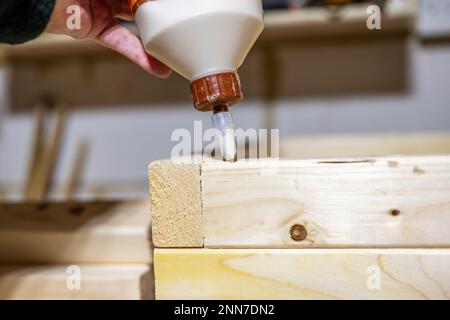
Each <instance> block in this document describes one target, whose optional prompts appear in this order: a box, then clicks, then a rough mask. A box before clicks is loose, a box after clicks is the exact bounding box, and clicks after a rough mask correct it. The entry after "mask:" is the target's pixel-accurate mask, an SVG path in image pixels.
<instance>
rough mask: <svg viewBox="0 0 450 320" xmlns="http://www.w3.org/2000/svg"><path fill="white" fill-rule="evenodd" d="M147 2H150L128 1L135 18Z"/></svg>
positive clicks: (140, 0) (143, 0) (145, 0)
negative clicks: (141, 6) (139, 9)
mask: <svg viewBox="0 0 450 320" xmlns="http://www.w3.org/2000/svg"><path fill="white" fill-rule="evenodd" d="M147 1H148V0H128V5H129V6H130V12H131V14H132V15H133V16H134V15H135V13H136V11H137V9H138V8H139V6H140V5H141V4H143V3H144V2H147Z"/></svg>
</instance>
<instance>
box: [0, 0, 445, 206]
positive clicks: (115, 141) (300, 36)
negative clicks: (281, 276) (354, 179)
mask: <svg viewBox="0 0 450 320" xmlns="http://www.w3.org/2000/svg"><path fill="white" fill-rule="evenodd" d="M331 3H333V4H331ZM372 3H376V4H378V5H380V6H381V8H382V19H381V30H376V29H375V30H369V29H368V28H367V26H366V20H367V18H368V16H369V15H370V14H369V13H368V12H367V7H368V5H369V4H372ZM264 5H265V9H266V11H265V20H266V29H265V31H264V33H263V35H262V36H261V38H260V39H259V40H258V42H257V45H256V46H255V48H254V49H253V50H252V52H251V53H250V55H249V57H248V58H247V60H246V61H245V63H244V65H243V66H242V68H241V70H240V75H241V80H242V84H243V90H244V94H245V100H244V101H243V102H242V103H241V104H240V105H239V106H237V107H235V108H233V110H232V112H233V114H234V116H235V121H236V124H237V126H238V127H240V128H244V129H246V128H279V129H280V134H281V137H282V140H281V143H282V146H281V147H282V153H281V155H282V156H297V157H302V156H304V157H308V156H311V157H314V156H339V155H342V156H346V155H353V153H355V151H351V150H350V149H352V146H353V147H355V148H356V147H358V148H360V149H359V150H360V152H361V153H367V154H371V153H379V152H381V153H384V152H394V153H408V152H409V149H408V148H409V147H406V146H414V147H415V151H414V152H415V153H420V152H422V151H423V152H425V151H427V152H438V151H439V150H443V151H448V152H450V150H446V149H450V145H449V141H450V138H449V136H450V135H449V134H448V133H450V1H447V0H443V1H438V0H422V1H420V0H418V1H415V0H386V1H381V0H380V1H351V0H348V1H346V0H341V1H327V0H290V1H288V0H266V1H264ZM130 28H133V25H130ZM189 36H190V37H192V39H195V35H189ZM193 41H194V40H193ZM63 110H64V112H63ZM39 119H41V121H40V120H39ZM42 119H45V120H46V121H42ZM194 120H202V121H204V123H203V126H204V128H208V127H209V126H210V121H209V114H202V113H199V112H197V111H195V110H194V109H193V107H192V104H191V100H190V95H189V86H188V82H187V80H185V79H183V78H182V77H180V76H179V75H177V74H173V75H172V76H171V77H170V79H168V80H160V79H157V78H154V77H152V76H150V75H147V74H145V73H144V72H143V71H141V70H140V69H139V68H138V67H137V66H135V65H133V64H132V63H131V62H129V61H127V60H126V59H125V58H122V57H121V56H119V55H117V54H115V53H113V52H110V51H108V50H106V49H104V48H101V47H99V46H98V45H96V44H95V43H92V42H85V41H75V40H72V39H68V38H65V37H60V36H51V35H44V36H42V37H41V38H40V39H38V40H35V41H34V42H32V43H28V44H25V45H22V46H17V47H10V46H1V47H0V200H8V201H17V200H22V199H24V198H26V199H27V198H28V199H30V198H33V197H35V198H37V199H38V200H43V199H48V198H51V199H70V198H73V197H76V198H82V199H98V198H125V199H127V198H142V197H145V196H146V195H147V192H148V191H147V190H148V187H147V176H146V171H147V165H148V163H149V162H151V161H153V160H156V159H162V158H168V157H169V156H170V152H171V149H172V147H173V146H174V145H175V144H176V143H175V142H172V141H171V140H170V138H171V133H172V132H173V130H174V129H177V128H186V129H188V130H190V131H192V130H193V121H194ZM44 122H45V125H44ZM39 136H40V137H41V139H38V137H39ZM398 137H402V139H404V140H398V139H399V138H398ZM283 139H286V140H285V141H286V142H285V144H284V142H283V141H284V140H283ZM39 140H41V141H40V142H39ZM340 141H343V142H342V143H343V144H340V143H341V142H340ZM399 141H400V142H399ZM403 141H404V142H403ZM331 142H333V143H331ZM438 142H439V144H440V146H439V148H440V149H439V150H435V149H433V143H438ZM289 143H291V145H289V150H287V147H285V146H287V145H288V144H289ZM369 143H373V145H374V149H370V148H368V149H367V150H365V149H364V148H365V147H366V146H367V145H368V144H369ZM390 143H392V144H393V145H395V146H394V147H392V149H389V144H390ZM380 145H384V146H385V147H386V149H383V150H382V151H379V150H381V149H377V148H379V147H380ZM402 146H405V147H404V149H402V148H403V147H402ZM436 148H437V147H436ZM36 150H37V151H36ZM286 150H287V151H286ZM352 150H354V149H352ZM384 150H387V151H384ZM36 155H39V157H40V159H41V160H42V159H43V160H42V161H38V160H36ZM361 155H363V154H361ZM36 161H37V162H40V163H41V164H39V166H38V167H39V168H38V169H39V173H38V177H37V178H36V176H34V177H33V175H36V170H37V169H36V166H34V167H33V166H32V165H31V164H32V163H36ZM33 168H34V169H33ZM31 181H34V182H31ZM36 183H37V184H38V186H37V187H36V186H33V184H36ZM30 188H31V189H33V188H38V190H34V191H30ZM33 194H34V196H33Z"/></svg>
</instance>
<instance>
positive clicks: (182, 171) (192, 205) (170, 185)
mask: <svg viewBox="0 0 450 320" xmlns="http://www.w3.org/2000/svg"><path fill="white" fill-rule="evenodd" d="M149 178H150V179H149V180H150V193H151V199H152V202H151V203H152V208H153V210H155V212H156V214H153V215H152V223H153V224H152V234H153V243H154V244H155V246H160V247H177V246H181V247H198V246H202V244H203V235H202V213H201V196H200V166H199V165H196V164H190V163H181V162H167V161H157V162H154V163H152V164H151V165H150V166H149Z"/></svg>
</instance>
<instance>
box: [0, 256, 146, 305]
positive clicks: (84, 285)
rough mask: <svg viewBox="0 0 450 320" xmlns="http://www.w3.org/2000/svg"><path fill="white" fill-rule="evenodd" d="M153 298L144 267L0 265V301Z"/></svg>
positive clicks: (142, 265)
mask: <svg viewBox="0 0 450 320" xmlns="http://www.w3.org/2000/svg"><path fill="white" fill-rule="evenodd" d="M78 275H79V276H80V277H79V278H77V276H78ZM78 279H79V281H78ZM153 297H154V288H153V275H152V272H151V269H150V267H149V266H148V265H146V264H112V265H108V264H99V265H79V266H69V265H54V266H50V265H48V266H46V265H41V266H4V265H3V266H0V299H2V300H3V299H17V300H22V299H31V300H46V299H58V300H69V299H70V300H71V299H89V300H90V299H106V300H112V299H120V300H128V299H130V300H138V299H152V298H153Z"/></svg>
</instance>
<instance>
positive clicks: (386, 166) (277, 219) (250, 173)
mask: <svg viewBox="0 0 450 320" xmlns="http://www.w3.org/2000/svg"><path fill="white" fill-rule="evenodd" d="M165 165H167V166H171V168H175V167H173V163H171V162H170V161H169V162H159V163H158V166H159V167H160V168H162V167H163V166H165ZM193 166H194V167H195V168H197V166H198V165H197V164H194V165H193ZM183 170H186V169H185V168H184V169H183ZM150 171H151V170H150ZM159 171H161V169H160V170H159ZM180 177H182V174H179V173H177V170H173V171H172V172H170V174H169V176H168V177H167V176H164V175H160V174H159V173H158V172H157V171H154V172H153V175H152V173H151V180H152V179H153V180H156V181H158V183H159V184H164V183H163V182H162V181H163V180H165V179H166V180H167V181H168V185H173V186H174V187H175V186H178V187H181V186H182V185H183V183H181V182H182V181H183V179H180ZM199 179H200V184H201V206H199V207H198V208H197V214H196V213H193V212H191V211H190V210H192V207H189V206H187V204H188V203H189V202H184V203H185V204H186V206H187V207H186V208H183V207H182V206H178V207H177V208H178V209H177V210H176V211H173V210H172V207H171V206H156V205H155V202H153V205H152V212H153V217H154V218H155V219H156V218H157V217H163V218H164V219H165V224H154V226H153V230H154V232H153V236H154V240H155V242H154V243H155V244H156V246H158V247H202V246H204V247H210V248H228V247H234V248H242V247H244V248H245V247H255V248H293V247H448V246H449V245H450V233H449V232H448V231H449V230H450V156H449V155H440V156H417V157H373V158H356V159H355V158H346V159H306V160H279V161H277V160H268V159H265V160H249V161H239V162H237V163H225V162H222V161H206V162H204V163H202V164H201V176H200V177H199ZM178 183H180V184H178ZM154 187H155V188H156V189H157V188H158V187H157V185H156V184H155V186H154ZM199 193H200V190H199V189H198V188H195V189H188V188H178V189H177V192H161V193H160V194H159V197H160V198H159V200H158V201H159V202H160V203H167V204H171V203H172V202H173V201H180V200H179V199H194V198H197V197H199ZM177 199H178V200H177ZM153 201H155V197H154V196H153ZM183 210H189V215H197V216H199V215H201V216H202V219H201V220H200V219H198V220H191V221H190V223H191V224H189V226H188V227H187V228H186V227H185V226H186V224H183V221H182V219H181V218H180V216H181V214H182V213H183V212H184V211H183ZM186 212H187V211H186ZM194 222H196V223H198V224H197V227H195V226H192V223H194ZM169 227H170V228H169ZM193 229H195V230H197V229H199V230H201V233H202V237H201V238H202V239H203V243H196V242H195V243H194V242H189V241H185V239H183V237H180V236H178V234H182V233H183V232H185V230H188V231H187V232H189V230H193ZM161 235H163V236H164V239H162V240H161V241H160V239H161ZM173 235H176V236H173Z"/></svg>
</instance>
